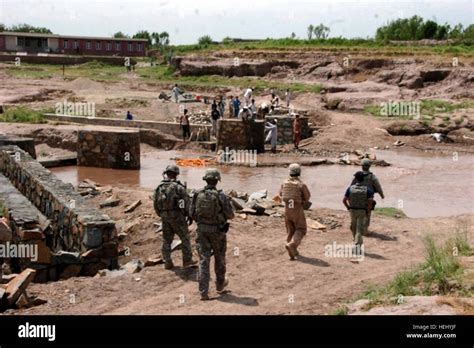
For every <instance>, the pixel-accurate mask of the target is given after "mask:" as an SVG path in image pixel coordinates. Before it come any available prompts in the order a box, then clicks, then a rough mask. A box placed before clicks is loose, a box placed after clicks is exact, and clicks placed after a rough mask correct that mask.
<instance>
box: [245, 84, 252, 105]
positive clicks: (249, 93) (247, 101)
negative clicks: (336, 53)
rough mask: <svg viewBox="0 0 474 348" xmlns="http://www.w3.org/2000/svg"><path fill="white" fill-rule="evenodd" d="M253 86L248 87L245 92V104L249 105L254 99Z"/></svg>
mask: <svg viewBox="0 0 474 348" xmlns="http://www.w3.org/2000/svg"><path fill="white" fill-rule="evenodd" d="M252 92H253V91H252V88H247V89H246V90H245V93H244V101H245V106H247V107H249V106H250V102H251V101H252Z"/></svg>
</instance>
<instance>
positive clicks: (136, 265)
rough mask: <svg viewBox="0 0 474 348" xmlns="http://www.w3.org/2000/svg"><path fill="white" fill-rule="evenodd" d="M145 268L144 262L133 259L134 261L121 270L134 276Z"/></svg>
mask: <svg viewBox="0 0 474 348" xmlns="http://www.w3.org/2000/svg"><path fill="white" fill-rule="evenodd" d="M144 267H145V264H144V263H143V261H142V260H138V259H133V260H132V261H130V262H128V263H126V264H125V265H123V266H122V267H120V269H121V270H125V271H127V272H128V273H132V274H133V273H138V272H140V271H141V270H142V269H143V268H144Z"/></svg>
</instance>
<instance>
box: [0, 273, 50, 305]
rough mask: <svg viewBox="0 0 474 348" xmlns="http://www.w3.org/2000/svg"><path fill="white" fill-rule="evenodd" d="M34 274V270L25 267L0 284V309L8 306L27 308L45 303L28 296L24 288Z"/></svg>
mask: <svg viewBox="0 0 474 348" xmlns="http://www.w3.org/2000/svg"><path fill="white" fill-rule="evenodd" d="M35 276H36V271H35V270H33V269H31V268H27V269H25V270H24V271H23V272H21V273H20V274H17V275H14V276H13V277H11V279H10V280H9V281H8V283H7V284H6V285H0V311H4V310H6V309H8V308H27V307H33V306H38V305H41V304H44V303H46V301H44V300H41V299H39V298H34V297H33V298H30V297H29V296H28V294H27V292H26V288H27V287H28V285H29V284H30V283H31V282H32V281H33V279H34V278H35Z"/></svg>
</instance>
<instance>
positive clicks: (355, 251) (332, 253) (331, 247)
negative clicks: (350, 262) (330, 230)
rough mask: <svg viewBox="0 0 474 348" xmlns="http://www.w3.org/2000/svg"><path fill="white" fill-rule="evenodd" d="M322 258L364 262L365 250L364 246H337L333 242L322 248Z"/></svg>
mask: <svg viewBox="0 0 474 348" xmlns="http://www.w3.org/2000/svg"><path fill="white" fill-rule="evenodd" d="M324 256H326V257H335V258H348V259H358V260H359V261H364V258H365V248H364V245H363V244H362V245H354V244H338V243H336V242H335V241H334V242H332V244H326V245H325V246H324Z"/></svg>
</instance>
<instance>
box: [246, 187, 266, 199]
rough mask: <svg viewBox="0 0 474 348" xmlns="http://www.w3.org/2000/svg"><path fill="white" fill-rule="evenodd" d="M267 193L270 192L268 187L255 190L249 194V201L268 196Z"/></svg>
mask: <svg viewBox="0 0 474 348" xmlns="http://www.w3.org/2000/svg"><path fill="white" fill-rule="evenodd" d="M267 193H268V191H267V190H266V189H265V190H260V191H257V192H254V193H252V194H251V195H250V196H249V198H248V200H247V202H250V201H253V200H257V199H261V198H267Z"/></svg>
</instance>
